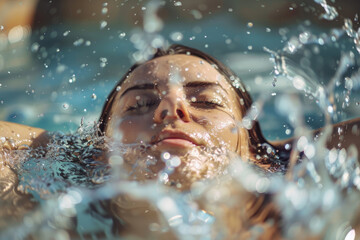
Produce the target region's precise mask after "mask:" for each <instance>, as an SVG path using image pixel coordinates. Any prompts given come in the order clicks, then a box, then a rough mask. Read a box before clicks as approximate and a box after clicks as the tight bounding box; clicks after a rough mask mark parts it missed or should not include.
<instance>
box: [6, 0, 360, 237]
mask: <svg viewBox="0 0 360 240" xmlns="http://www.w3.org/2000/svg"><path fill="white" fill-rule="evenodd" d="M318 2H321V1H318ZM314 4H315V3H314ZM356 22H357V21H355V20H354V25H355V23H356ZM179 23H180V25H179ZM191 23H193V22H191ZM249 23H251V24H249ZM353 28H354V29H355V30H356V28H355V27H353ZM140 30H141V27H139V29H137V30H136V29H130V28H128V27H126V26H125V25H124V24H121V23H116V22H110V21H109V23H108V25H107V26H106V27H102V23H101V22H99V23H96V24H89V23H86V22H83V23H73V22H63V24H61V25H49V26H47V27H46V28H42V29H39V30H34V31H33V33H32V35H28V36H25V37H24V38H23V40H22V41H19V42H17V43H14V44H7V45H6V46H5V45H4V44H3V42H1V44H3V45H2V48H1V49H2V50H0V54H1V57H2V59H5V60H7V61H6V64H5V63H4V64H2V68H1V71H0V84H1V85H0V106H1V108H0V119H1V120H6V121H11V122H18V123H22V124H27V125H32V126H36V127H40V128H44V129H47V130H49V131H61V132H57V133H53V135H52V141H51V144H50V145H49V146H48V147H47V148H46V149H37V150H26V151H24V150H22V151H13V152H11V154H10V155H8V156H7V158H6V159H5V162H6V163H7V164H8V166H10V167H11V169H12V170H10V168H8V167H4V168H3V171H4V173H6V174H4V175H5V177H4V178H3V179H1V184H2V185H1V186H3V189H6V191H4V193H2V200H1V201H2V203H1V205H2V206H6V208H5V207H4V209H7V208H8V209H9V210H8V211H4V212H1V214H2V215H1V216H2V217H1V218H2V219H1V235H0V237H1V238H2V239H23V238H25V237H26V236H28V235H31V236H34V238H39V239H48V237H49V236H54V238H55V239H70V238H79V239H81V238H90V239H91V238H93V239H94V238H95V239H96V238H100V239H102V238H105V239H112V238H116V236H117V235H116V233H114V231H113V230H114V229H113V228H115V229H117V230H119V231H120V232H121V231H122V230H121V229H122V228H123V226H124V222H126V221H129V222H131V219H130V218H127V216H130V215H132V214H134V215H136V214H137V216H141V217H139V218H138V219H136V220H135V222H136V223H137V221H140V220H143V221H144V222H145V223H147V224H148V225H146V224H143V225H144V226H146V227H145V228H146V229H147V231H148V235H147V236H146V237H148V238H153V239H157V238H158V236H159V235H160V236H162V237H164V238H167V237H169V236H168V235H166V233H167V232H170V233H171V234H172V235H171V236H176V237H177V238H178V239H224V238H225V237H226V236H230V234H231V231H230V230H228V226H231V221H230V222H229V221H228V220H227V219H228V218H229V219H234V218H231V215H230V217H229V216H228V215H227V214H229V209H230V212H233V213H234V214H235V215H233V216H235V217H236V218H235V219H237V220H238V219H241V220H244V219H245V220H244V222H245V224H243V225H241V223H244V222H239V225H238V227H239V229H238V231H239V233H237V234H236V235H235V236H237V237H240V238H241V237H243V238H248V237H249V236H251V237H253V238H254V239H256V238H257V237H258V236H259V235H261V233H263V232H264V231H266V230H267V229H268V228H271V226H273V221H274V220H272V219H269V220H267V221H265V222H264V223H257V222H250V221H249V219H247V218H246V213H244V212H241V211H240V210H241V209H243V206H245V205H246V203H247V202H246V200H248V199H251V197H253V196H254V195H255V196H259V195H260V196H265V197H264V198H266V196H269V195H272V196H273V202H274V204H275V205H276V206H278V207H279V208H280V212H281V217H282V218H283V222H284V224H283V226H282V233H283V234H284V236H287V237H288V238H289V239H296V238H297V239H306V238H308V237H310V236H321V237H320V238H321V239H345V237H347V238H346V239H355V236H354V237H353V238H352V236H353V235H352V234H355V232H356V236H357V235H358V227H357V225H358V222H357V221H356V216H357V214H356V213H357V211H358V207H359V206H358V199H359V192H358V190H359V188H360V187H359V186H360V180H359V179H360V177H359V173H360V167H359V164H358V155H357V150H356V149H354V148H350V149H348V150H347V151H346V150H336V149H326V147H325V146H324V142H323V139H322V138H321V137H320V140H319V141H313V139H312V138H311V137H308V136H306V135H305V136H303V135H302V134H303V132H304V130H305V128H304V127H306V126H308V127H310V128H318V127H322V126H324V125H325V122H326V121H331V122H339V121H342V120H345V119H350V118H354V117H359V116H360V112H359V109H360V106H359V102H360V99H359V91H358V90H359V86H360V84H359V82H360V80H359V52H358V50H357V49H356V45H354V39H355V38H356V36H355V35H356V34H355V33H353V32H351V31H350V28H349V26H348V28H345V29H342V28H337V29H330V28H326V27H324V26H321V27H320V26H316V25H315V24H309V23H308V22H307V21H302V20H299V21H298V22H293V23H289V24H286V23H284V25H281V26H276V27H273V26H266V25H260V24H259V25H258V24H257V23H252V22H248V21H240V20H238V19H236V16H234V15H233V14H231V11H228V10H227V11H222V12H221V13H217V14H214V15H213V16H211V17H208V18H206V19H205V18H204V19H200V20H198V21H196V24H189V22H186V21H182V20H181V19H179V20H176V21H173V22H170V23H166V24H165V25H164V27H163V28H162V29H161V30H160V31H159V32H155V33H153V34H149V33H144V32H141V31H140ZM137 31H140V32H137ZM356 31H357V30H356ZM174 32H175V35H174ZM136 34H140V36H145V37H147V38H148V40H149V41H150V40H151V39H154V38H156V37H159V36H161V37H162V38H163V39H166V40H169V41H171V42H178V43H181V44H184V45H188V46H191V47H195V48H199V49H201V50H203V51H205V52H207V53H210V54H212V55H213V56H215V57H217V58H218V59H220V60H222V61H223V62H224V63H225V64H226V65H228V66H229V67H231V68H232V69H233V70H234V71H235V72H236V73H238V75H239V77H240V78H241V79H242V81H243V82H244V83H245V85H246V86H247V88H248V89H249V91H250V93H251V94H252V96H253V98H254V100H255V104H254V111H253V112H251V113H250V114H249V115H248V116H246V117H247V118H248V119H249V121H252V120H256V119H258V120H259V121H260V123H261V127H262V128H263V131H264V133H265V136H267V137H268V138H269V139H283V138H287V137H291V136H293V135H297V136H298V137H300V140H299V141H298V142H297V145H298V146H297V148H298V150H299V151H303V152H304V154H303V156H302V159H301V161H299V164H298V165H296V166H295V167H294V168H293V169H292V170H291V171H290V174H288V175H287V176H286V178H285V177H284V175H283V174H282V173H279V174H271V173H269V172H266V171H265V172H264V171H259V169H257V168H254V167H253V166H249V165H247V164H245V163H243V162H242V161H241V159H239V158H238V157H237V156H234V155H232V154H231V153H224V154H220V155H217V156H216V157H217V158H221V157H224V159H230V164H229V166H226V167H225V169H224V171H223V172H221V173H219V174H218V175H219V177H217V178H215V180H214V181H209V182H201V183H199V184H197V185H196V186H194V187H193V188H192V189H191V191H188V192H179V191H177V190H176V188H169V187H168V185H167V184H168V182H167V181H166V176H167V175H166V174H168V172H166V171H164V172H162V174H159V176H158V177H157V178H155V181H152V182H151V181H149V182H146V183H143V184H140V183H138V182H134V181H128V178H129V177H130V178H131V172H130V173H129V172H127V171H124V169H125V167H124V166H125V163H124V160H123V158H122V154H123V153H124V152H125V150H126V149H127V147H129V146H121V145H120V146H116V147H114V146H111V145H110V146H108V145H106V144H105V145H104V138H103V137H101V136H98V135H97V133H96V130H94V129H96V128H94V124H93V122H94V121H96V120H97V118H98V115H99V112H100V111H101V108H102V105H103V102H104V100H105V98H106V96H107V94H108V93H109V92H110V90H111V89H112V88H113V86H114V85H115V84H116V81H117V80H118V79H119V78H120V77H121V76H122V74H123V73H124V72H125V71H126V70H127V69H128V67H129V66H130V65H131V64H132V61H133V60H134V58H133V57H132V56H133V53H134V52H137V51H139V50H141V48H140V49H139V47H138V45H137V44H139V42H137V41H136V39H135V40H134V36H136ZM141 34H145V35H141ZM181 35H182V40H180V41H178V38H177V37H176V36H181ZM1 37H2V38H4V36H3V35H1ZM145 42H146V41H145ZM4 46H5V47H4ZM82 118H83V119H84V121H85V124H84V125H81V126H80V121H81V119H82ZM300 119H302V120H303V121H300ZM79 126H80V128H79ZM296 130H298V131H297V132H296ZM356 131H357V130H356V129H354V132H356ZM62 132H65V133H62ZM69 132H72V134H68V133H69ZM340 132H341V131H340ZM294 133H295V134H294ZM325 135H326V134H325ZM324 138H325V137H324ZM131 147H134V146H131ZM139 147H141V146H139ZM104 149H105V150H107V151H108V152H109V156H108V157H109V158H110V159H111V161H110V163H109V164H107V163H104V162H101V161H100V162H99V161H95V160H94V159H93V157H94V156H97V155H99V159H103V158H102V156H101V153H102V152H103V150H104ZM204 154H205V153H204ZM206 154H209V153H206ZM210 154H213V153H210ZM153 160H154V159H153V158H151V156H150V157H149V156H147V157H144V158H140V157H139V159H138V162H139V163H144V164H145V165H146V166H148V165H151V164H152V162H153ZM15 162H20V164H15ZM134 168H136V167H134ZM15 173H16V174H15ZM9 179H10V180H11V181H9ZM25 193H26V194H29V195H23V194H25ZM119 196H120V197H119ZM123 196H126V197H123ZM127 197H129V198H127ZM133 198H134V199H140V200H144V201H145V202H146V203H143V202H141V201H138V200H133ZM259 199H260V200H259V201H262V200H263V198H261V197H260V198H259ZM111 201H113V205H111V204H110V202H111ZM264 201H265V200H264ZM254 202H255V203H256V202H257V201H254ZM110 205H111V206H113V207H114V208H112V209H110V210H109V206H110ZM219 206H225V207H224V208H222V207H219ZM226 206H229V209H227V208H226ZM239 206H240V207H239ZM116 207H118V209H117V208H116ZM137 207H138V208H139V209H141V210H144V213H146V214H147V213H149V215H151V214H153V213H154V212H155V213H157V214H158V215H159V216H160V220H154V219H152V218H150V217H149V219H148V218H146V217H145V215H146V214H145V215H144V216H143V215H141V214H139V213H138V212H136V208H137ZM239 208H240V210H239ZM114 209H115V210H114ZM116 209H117V210H118V211H116ZM119 209H120V210H119ZM124 209H125V210H124ZM134 209H135V210H134ZM205 209H210V210H207V211H206V210H205ZM237 210H239V212H240V213H239V214H238V215H236V213H237ZM126 211H128V212H130V213H131V214H130V213H128V212H126ZM132 211H134V212H132ZM119 212H120V213H119ZM254 215H255V217H259V216H257V215H256V213H254ZM354 219H355V221H354ZM146 220H148V222H146ZM233 221H236V220H233ZM239 221H240V220H239ZM138 225H141V224H138ZM135 232H136V230H135ZM300 233H301V234H300ZM241 234H243V235H241ZM247 234H248V235H247ZM305 234H308V235H305ZM334 236H335V237H334ZM127 237H129V236H127ZM130 237H131V236H130ZM140 238H145V236H141V237H140Z"/></svg>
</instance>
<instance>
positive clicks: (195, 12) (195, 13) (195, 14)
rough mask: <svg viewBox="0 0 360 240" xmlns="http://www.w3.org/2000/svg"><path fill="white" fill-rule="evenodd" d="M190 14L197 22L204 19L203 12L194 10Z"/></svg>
mask: <svg viewBox="0 0 360 240" xmlns="http://www.w3.org/2000/svg"><path fill="white" fill-rule="evenodd" d="M190 13H191V14H192V15H193V17H194V18H195V19H196V20H199V19H202V17H203V16H202V14H201V12H199V11H198V10H196V9H193V10H191V11H190Z"/></svg>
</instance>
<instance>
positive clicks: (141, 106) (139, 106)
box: [125, 100, 157, 112]
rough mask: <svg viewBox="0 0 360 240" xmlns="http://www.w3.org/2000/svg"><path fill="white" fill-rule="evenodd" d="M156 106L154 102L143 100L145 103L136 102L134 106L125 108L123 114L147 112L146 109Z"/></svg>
mask: <svg viewBox="0 0 360 240" xmlns="http://www.w3.org/2000/svg"><path fill="white" fill-rule="evenodd" d="M156 104H157V101H156V100H145V101H141V100H138V101H136V103H135V104H134V105H130V106H127V107H126V108H125V112H132V111H141V112H145V111H147V110H148V108H150V107H152V106H155V105H156Z"/></svg>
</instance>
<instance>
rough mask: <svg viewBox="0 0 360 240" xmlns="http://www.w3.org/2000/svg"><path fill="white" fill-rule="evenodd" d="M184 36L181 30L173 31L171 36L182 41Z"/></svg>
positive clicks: (174, 39) (176, 40)
mask: <svg viewBox="0 0 360 240" xmlns="http://www.w3.org/2000/svg"><path fill="white" fill-rule="evenodd" d="M183 37H184V36H183V34H182V33H181V32H173V33H171V34H170V38H171V39H172V40H173V41H175V42H178V41H181V40H182V39H183Z"/></svg>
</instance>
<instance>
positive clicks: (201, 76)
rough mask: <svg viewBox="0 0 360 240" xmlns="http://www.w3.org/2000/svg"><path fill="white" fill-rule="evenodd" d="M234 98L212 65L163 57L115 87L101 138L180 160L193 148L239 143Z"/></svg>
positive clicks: (185, 57) (186, 57)
mask: <svg viewBox="0 0 360 240" xmlns="http://www.w3.org/2000/svg"><path fill="white" fill-rule="evenodd" d="M239 107H240V104H239V99H238V96H237V94H236V93H235V90H234V89H233V88H232V86H231V85H230V84H229V83H228V82H227V81H226V79H225V78H224V76H223V75H221V74H220V73H219V72H218V71H217V70H216V69H215V68H214V67H213V66H211V65H210V64H209V63H208V62H206V61H204V60H202V59H201V58H198V57H195V56H190V55H183V54H179V55H168V56H163V57H159V58H156V59H153V60H150V61H148V62H146V63H144V64H142V65H141V66H139V67H137V68H136V69H135V70H134V71H133V72H132V73H131V74H130V75H129V76H128V78H127V79H126V80H125V81H124V83H123V84H122V85H121V89H120V90H119V92H118V94H117V96H116V98H115V103H114V105H113V106H112V109H111V114H110V116H111V117H110V122H109V124H108V125H107V126H108V127H107V129H106V135H107V136H110V137H114V136H121V141H122V143H123V144H132V145H134V143H135V145H136V144H137V143H139V144H143V145H146V146H148V148H147V150H146V151H147V153H149V154H154V155H157V156H161V154H164V153H169V154H170V155H172V156H174V155H176V156H184V155H186V154H187V153H188V152H190V151H192V150H193V149H207V150H211V149H213V150H214V149H215V148H218V149H226V150H227V151H232V152H236V151H237V150H238V149H237V148H238V147H239V145H241V142H239V141H241V138H240V136H239V135H240V132H239V129H238V128H237V121H239V120H241V113H240V109H239Z"/></svg>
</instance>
